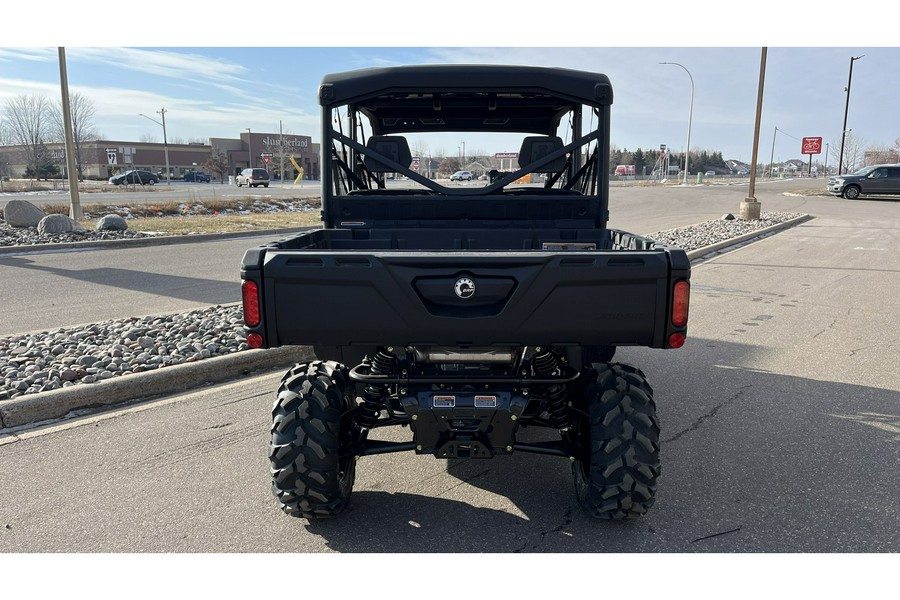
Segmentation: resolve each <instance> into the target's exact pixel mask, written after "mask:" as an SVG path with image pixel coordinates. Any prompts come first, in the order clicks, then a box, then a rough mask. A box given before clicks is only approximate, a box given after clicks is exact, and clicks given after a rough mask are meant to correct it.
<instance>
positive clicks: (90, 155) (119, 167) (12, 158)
mask: <svg viewBox="0 0 900 600" xmlns="http://www.w3.org/2000/svg"><path fill="white" fill-rule="evenodd" d="M209 142H210V143H209V144H171V143H170V144H161V143H151V142H129V141H122V140H94V141H88V142H83V143H82V145H81V160H82V171H83V173H84V176H85V178H86V179H99V180H105V179H108V178H109V177H111V176H112V175H114V174H116V173H119V172H121V171H123V170H127V169H144V170H147V171H151V172H153V173H159V174H160V177H161V178H165V170H166V169H165V166H166V150H167V149H168V154H169V172H170V173H171V178H172V179H180V178H181V177H183V176H184V174H185V173H186V172H187V171H192V170H201V171H202V170H207V169H206V168H205V167H204V164H205V163H206V161H207V160H209V159H210V157H211V156H212V154H213V152H214V151H216V152H222V153H223V154H224V155H225V156H226V158H227V161H228V172H227V174H230V175H234V174H237V173H239V172H240V171H241V169H245V168H247V167H248V166H251V164H250V163H251V160H250V153H251V152H252V153H253V158H254V160H253V161H252V162H253V164H252V166H254V167H264V168H267V169H268V170H269V172H270V173H272V174H273V176H274V177H279V176H280V175H281V174H280V172H279V169H280V167H281V164H282V161H283V164H284V171H285V173H284V175H285V178H291V179H293V178H295V177H296V176H297V171H296V169H295V168H294V166H293V163H292V162H291V160H290V159H291V157H292V156H293V158H294V161H296V162H297V164H298V165H300V166H301V167H303V170H304V179H318V174H319V144H314V143H313V142H312V138H311V137H309V136H303V135H283V136H282V135H280V134H277V133H255V132H253V133H251V132H245V133H241V134H240V136H239V137H238V138H233V139H232V138H210V140H209ZM45 145H46V147H47V149H48V150H49V151H50V156H51V157H52V160H53V161H54V162H55V164H57V165H58V166H59V172H60V174H61V175H60V176H61V177H66V176H67V174H66V150H65V144H63V143H62V142H53V143H46V144H45ZM268 154H271V155H272V156H271V157H266V156H263V155H268ZM265 158H269V161H268V163H266V161H265ZM26 163H27V159H26V152H25V149H24V147H23V146H0V164H2V167H3V168H2V171H3V173H4V174H5V175H6V176H7V177H11V178H13V179H21V178H23V177H24V176H25V169H26V167H27V164H26Z"/></svg>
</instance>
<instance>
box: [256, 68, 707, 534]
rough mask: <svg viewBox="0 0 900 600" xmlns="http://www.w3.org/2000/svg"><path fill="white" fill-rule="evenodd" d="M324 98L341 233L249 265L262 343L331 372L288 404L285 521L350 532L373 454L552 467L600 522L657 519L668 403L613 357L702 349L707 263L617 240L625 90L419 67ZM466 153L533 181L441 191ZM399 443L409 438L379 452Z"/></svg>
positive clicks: (272, 251) (345, 85) (510, 178)
mask: <svg viewBox="0 0 900 600" xmlns="http://www.w3.org/2000/svg"><path fill="white" fill-rule="evenodd" d="M318 97H319V103H320V105H321V107H322V114H321V122H322V143H321V161H320V164H321V167H322V173H321V182H322V220H323V226H322V227H321V228H316V229H313V230H309V231H304V232H301V233H298V234H295V235H293V236H292V237H286V238H284V239H281V240H278V241H274V242H272V243H268V244H264V245H261V246H258V247H254V248H251V249H249V250H248V251H247V252H246V253H245V255H244V258H243V262H242V268H241V277H242V281H243V283H242V298H243V310H244V324H245V327H246V329H247V340H248V343H249V345H250V346H251V347H253V348H271V347H276V346H282V345H309V346H312V348H313V352H314V355H315V360H311V361H305V362H301V363H298V364H297V365H296V366H295V367H294V368H292V369H291V370H290V371H289V372H288V373H286V374H285V376H284V377H283V379H282V382H281V385H280V387H279V388H278V391H277V393H276V399H275V404H274V408H273V412H272V430H271V443H270V446H269V458H270V461H271V471H272V489H273V492H274V494H275V496H276V498H277V499H278V502H279V505H280V507H281V509H282V510H284V511H285V512H286V513H288V514H290V515H294V516H299V517H303V518H307V519H316V518H326V517H333V516H336V515H338V514H339V513H341V511H343V510H344V509H345V507H346V506H347V504H348V502H349V500H350V495H351V491H352V488H353V483H354V478H355V473H356V466H357V464H358V462H357V460H358V459H359V458H361V457H364V456H370V455H375V454H382V453H391V452H399V451H409V452H415V453H417V454H429V455H433V456H435V457H437V458H443V459H450V458H470V459H487V458H491V457H498V456H504V455H510V454H512V453H516V452H531V453H537V454H544V455H552V456H558V457H561V458H563V459H568V460H569V461H571V465H572V472H573V479H574V487H575V496H576V499H577V501H578V503H579V504H580V505H581V506H582V507H583V508H584V509H585V510H586V511H587V513H588V514H590V515H591V516H593V517H596V518H601V519H629V518H633V517H636V516H638V515H642V514H644V513H646V511H647V510H648V509H649V508H650V507H651V506H652V504H653V502H654V499H655V494H656V489H657V478H658V476H659V470H660V465H659V422H658V419H657V416H656V405H655V403H654V400H653V390H652V388H651V387H650V384H649V383H648V382H647V380H646V378H645V376H644V374H643V373H642V372H641V371H640V370H639V369H637V368H635V367H633V366H630V365H626V364H620V363H615V362H613V357H614V354H615V349H616V347H617V346H646V347H650V348H659V349H673V348H679V347H681V346H682V345H683V344H684V343H685V335H686V333H687V320H688V303H689V294H690V291H689V290H690V283H689V280H690V262H689V261H688V258H687V255H686V254H685V252H684V251H683V250H681V249H678V248H674V247H668V246H666V245H663V244H660V243H657V242H655V241H654V240H651V239H648V238H644V237H641V236H639V235H635V234H632V233H628V232H625V231H620V230H616V229H611V228H609V227H608V225H607V223H608V217H609V215H608V205H609V173H610V168H609V131H610V114H611V108H610V107H611V104H612V101H613V92H612V87H611V85H610V82H609V79H608V78H607V77H606V76H605V75H602V74H598V73H591V72H585V71H576V70H569V69H559V68H542V67H524V66H523V67H515V66H495V65H478V66H472V65H417V66H404V67H390V68H375V69H364V70H359V71H352V72H347V73H341V74H334V75H327V76H325V77H324V79H323V80H322V83H321V85H320V87H319V96H318ZM489 134H490V135H489ZM461 136H462V137H461ZM492 136H493V137H497V136H499V138H498V140H499V141H497V142H488V141H487V140H488V139H490V138H491V137H492ZM466 137H468V139H470V140H472V142H473V143H471V144H470V148H471V147H473V146H474V142H475V141H476V140H477V143H478V145H484V146H485V147H487V145H488V143H494V144H496V145H500V146H499V147H501V148H508V147H509V146H508V144H509V143H510V141H509V140H517V141H516V142H515V143H516V144H517V145H518V167H513V170H511V171H510V170H507V171H504V172H499V171H498V172H497V173H498V174H497V176H496V177H491V178H490V181H488V180H481V181H476V182H472V184H471V185H467V186H458V185H452V186H446V185H441V184H439V183H438V182H437V181H436V180H435V179H437V177H435V179H432V178H430V177H426V176H424V175H423V174H422V172H425V173H428V174H431V173H432V172H433V169H432V165H433V164H434V163H430V164H428V165H427V166H426V165H423V164H422V163H423V162H425V161H426V160H427V161H431V160H432V157H430V156H428V152H427V149H428V147H429V146H428V144H434V147H435V148H439V147H440V145H441V144H442V143H448V142H447V141H446V140H450V141H451V142H450V143H454V142H453V141H458V140H460V139H465V138H466ZM501 144H502V145H501ZM412 148H415V149H416V160H413V154H412V150H411V149H412ZM473 160H474V159H473ZM485 160H487V159H485ZM420 171H421V172H420ZM443 177H446V174H444V175H443ZM385 427H395V428H397V427H406V428H408V429H407V430H406V431H408V432H409V438H408V440H406V441H386V440H384V439H383V438H384V437H385V436H383V435H382V436H376V435H374V434H373V432H375V431H376V430H377V429H379V428H385ZM528 428H532V429H533V430H536V431H537V430H542V431H544V432H545V435H544V436H543V437H546V438H549V439H543V438H542V439H539V440H534V439H532V438H533V437H534V436H528V435H522V434H523V432H524V430H526V429H528ZM546 432H549V434H546ZM379 437H380V438H382V439H376V438H379ZM404 437H405V436H404Z"/></svg>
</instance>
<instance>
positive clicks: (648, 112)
mask: <svg viewBox="0 0 900 600" xmlns="http://www.w3.org/2000/svg"><path fill="white" fill-rule="evenodd" d="M388 4H390V3H388ZM398 4H400V5H404V4H406V3H398ZM382 5H383V4H382ZM154 6H156V5H154ZM410 6H412V4H410ZM503 6H506V5H503ZM503 6H500V7H497V6H492V7H490V8H485V9H484V12H482V9H481V8H479V9H478V13H477V14H474V13H473V16H472V17H471V18H470V20H469V21H467V22H466V21H465V20H462V21H461V20H460V19H459V18H458V16H459V15H458V14H457V13H458V10H457V9H453V10H437V11H436V12H435V13H433V14H429V13H423V12H422V11H421V9H418V8H416V9H415V12H414V13H410V14H412V16H409V14H407V13H408V12H409V11H403V10H398V11H396V15H407V16H395V17H392V18H390V19H389V20H388V22H387V23H386V24H385V25H383V26H381V28H376V27H375V25H374V24H372V23H371V22H370V21H368V20H366V17H364V16H362V17H361V16H359V15H357V16H355V17H354V18H353V19H352V21H353V24H350V23H349V21H350V20H349V19H348V23H345V24H344V25H343V27H342V26H341V23H340V22H339V21H338V18H339V17H338V15H337V14H336V13H335V14H332V13H329V12H328V10H326V9H314V10H313V11H312V14H310V13H309V11H308V10H306V9H304V10H302V11H299V12H297V13H296V15H294V14H290V13H286V16H285V17H284V18H283V19H281V20H282V21H283V27H278V22H279V20H280V17H279V16H278V15H277V14H276V13H277V12H278V11H270V10H268V9H266V10H264V11H263V15H267V16H268V18H266V19H265V20H264V22H263V23H261V25H263V26H261V27H252V28H247V29H246V30H245V31H241V30H238V29H236V28H235V26H234V23H235V22H236V21H235V19H234V18H233V15H232V14H223V15H220V16H215V15H212V14H209V13H206V12H203V11H202V9H198V8H191V7H190V5H189V4H188V5H184V4H183V3H178V4H175V3H173V4H171V5H169V4H167V3H166V2H163V3H162V4H161V5H160V8H161V11H160V12H161V13H163V14H165V12H166V10H167V9H169V10H173V11H176V13H175V14H185V15H186V17H185V18H183V19H182V18H179V19H158V22H159V24H158V25H154V26H152V27H145V26H135V27H131V28H121V27H116V25H117V23H120V22H122V21H123V20H127V12H116V13H115V14H112V15H107V16H104V17H102V18H100V17H97V16H94V15H92V16H91V17H90V18H89V19H90V20H89V22H90V24H91V25H90V26H85V27H84V28H71V27H69V28H59V29H58V30H55V31H54V29H53V27H52V26H50V27H49V30H48V28H41V29H40V31H34V32H32V31H19V32H18V33H16V32H12V34H11V35H5V36H4V38H3V39H2V40H0V107H2V106H3V105H4V104H5V103H6V100H7V99H8V98H10V97H13V96H17V95H20V94H43V95H46V96H48V97H49V98H52V99H54V100H56V99H58V98H59V97H60V86H59V63H58V50H57V48H58V47H59V46H65V48H66V65H67V74H68V81H69V88H70V92H72V93H80V94H82V95H84V96H86V97H88V98H89V99H90V100H91V101H92V102H93V104H94V106H95V109H96V114H95V117H94V123H95V126H96V129H97V130H98V131H99V133H100V134H101V135H102V137H103V138H104V139H110V140H120V141H138V140H140V139H147V137H148V136H149V137H152V138H155V139H156V140H157V141H162V128H161V126H160V125H159V124H158V123H154V122H153V121H152V120H151V119H150V118H145V117H141V116H139V113H143V114H145V115H147V116H148V117H151V118H152V119H154V120H156V121H159V120H160V115H159V114H158V113H157V111H159V110H160V109H161V108H163V107H164V108H165V109H166V129H167V135H168V139H169V140H170V141H171V140H174V139H182V140H189V139H197V138H199V139H202V140H207V139H208V138H210V137H226V138H234V137H238V136H239V135H240V133H241V132H243V131H245V130H246V129H247V128H250V129H251V130H252V131H254V132H260V133H262V132H267V133H276V132H278V130H279V124H281V127H282V128H283V131H284V132H285V133H290V134H295V135H309V136H312V138H313V141H314V142H317V141H319V138H320V133H319V130H320V125H319V108H318V105H317V102H316V91H317V87H318V84H319V82H320V80H321V78H322V76H323V75H325V74H327V73H334V72H340V71H345V70H351V69H361V68H367V67H377V66H388V65H402V64H424V63H496V64H522V65H541V66H551V67H552V66H558V67H568V68H575V69H583V70H588V71H597V72H601V73H604V74H606V75H607V76H609V78H610V80H611V82H612V85H613V90H614V93H615V101H614V104H613V107H612V132H611V144H612V145H613V146H614V147H616V148H619V149H627V150H635V149H637V148H641V149H644V150H648V149H658V148H659V146H660V145H661V144H666V145H667V146H668V147H669V148H670V149H671V150H674V151H676V152H681V151H682V150H683V149H684V147H685V145H686V143H687V136H688V126H689V123H690V139H691V148H692V149H694V150H707V151H719V152H722V154H723V157H724V158H725V159H735V160H741V161H743V162H747V163H749V162H750V160H751V157H752V150H753V140H754V129H755V127H754V126H755V118H756V106H757V92H758V86H759V75H760V58H761V48H762V47H763V46H766V47H767V48H768V51H767V52H768V53H767V61H766V70H765V87H764V95H763V106H762V114H761V123H760V136H759V150H758V157H759V161H760V162H768V161H769V160H770V158H772V159H774V160H775V161H776V162H780V161H783V160H788V159H791V158H804V157H803V155H802V153H801V151H800V149H801V138H803V137H806V136H811V137H822V138H824V143H826V144H829V147H828V150H827V151H828V153H829V163H831V164H833V163H835V162H836V158H835V156H836V154H837V152H838V150H837V147H838V146H839V145H840V139H841V130H842V125H843V117H844V109H845V102H846V98H847V96H846V92H845V89H846V86H847V83H848V76H849V65H850V58H851V56H854V57H855V56H862V57H863V58H861V59H860V60H857V61H855V62H854V66H853V79H852V86H851V97H850V103H849V112H848V119H847V128H848V129H850V130H852V132H851V134H850V135H852V136H856V139H857V141H858V142H859V143H861V144H862V145H863V146H865V147H869V146H882V147H887V148H889V147H892V146H893V145H894V143H895V140H897V139H898V138H900V111H898V110H897V108H896V106H897V102H898V99H900V45H893V46H892V45H891V43H894V44H900V40H898V41H897V42H894V41H893V40H892V39H891V36H892V35H893V34H891V33H890V32H886V33H885V34H884V35H882V36H879V32H878V31H877V29H876V30H874V31H873V32H872V34H871V35H870V36H868V37H867V38H866V40H865V42H866V43H867V44H870V45H869V46H868V47H866V46H860V47H856V46H841V47H833V46H827V45H822V43H821V42H822V41H826V40H828V41H830V39H831V38H830V37H829V38H826V37H825V36H824V35H823V33H822V32H824V31H827V30H828V28H829V27H833V25H834V21H833V18H831V19H830V20H829V19H823V20H821V21H817V20H815V19H814V18H812V17H811V16H810V14H811V13H812V12H814V11H808V12H809V13H810V14H805V13H804V12H802V11H800V12H797V13H790V12H786V10H785V9H784V8H783V7H778V6H777V5H773V8H772V9H771V10H775V11H778V12H776V13H772V14H777V15H778V18H772V17H771V16H769V15H770V13H768V12H767V9H766V6H765V3H763V4H762V5H760V8H759V12H760V13H762V16H760V15H759V14H757V18H756V19H755V20H754V19H753V18H748V17H747V16H741V17H736V16H732V15H724V16H723V17H722V18H721V19H718V18H716V19H711V20H710V19H704V18H703V17H702V16H701V15H703V14H704V13H706V12H707V10H706V8H705V7H706V6H708V7H709V10H710V11H713V10H714V11H716V12H717V13H721V12H722V6H723V4H722V3H709V4H708V5H707V4H705V3H699V4H696V3H695V4H692V5H691V6H692V8H691V9H690V12H689V13H688V14H686V15H684V16H683V18H681V19H678V18H674V17H673V16H672V15H669V16H667V17H666V19H665V20H664V22H663V23H660V22H655V21H654V20H652V19H642V18H631V19H626V20H622V19H621V18H615V19H613V18H611V15H610V16H606V17H604V16H603V15H602V14H601V12H602V10H601V9H600V8H598V7H597V5H596V4H593V5H591V4H586V5H585V6H587V7H588V8H585V7H583V6H582V5H580V4H579V3H578V2H573V3H572V6H573V7H574V8H573V10H575V11H577V12H576V14H577V15H581V16H582V17H583V18H582V19H577V18H576V19H575V20H574V21H573V22H567V21H565V19H563V18H562V16H560V17H559V24H557V25H554V26H552V27H550V28H549V29H546V30H545V31H542V28H546V26H545V25H543V24H542V20H543V17H541V16H539V15H528V14H525V15H524V16H523V15H517V16H516V18H515V19H513V20H511V17H510V14H511V11H509V10H507V9H504V8H503ZM649 6H650V7H651V9H652V6H653V4H652V3H650V4H649ZM661 6H664V7H665V10H666V11H671V10H672V6H673V5H671V4H664V5H661ZM12 10H13V11H15V10H17V9H15V8H13V9H12ZM192 11H197V12H196V14H197V16H196V18H195V20H192V18H191V15H192V14H194V13H193V12H192ZM141 12H143V10H142V11H141ZM282 12H284V11H283V9H282ZM383 12H387V11H383ZM24 13H27V11H24V9H23V15H24ZM454 15H456V16H454ZM15 18H16V17H15V15H13V19H12V20H13V21H14V20H15ZM84 18H85V17H84V15H83V14H82V13H79V12H77V11H75V12H73V13H72V16H71V19H73V20H75V21H77V20H78V19H84ZM23 19H25V17H24V16H23ZM382 19H386V17H382ZM64 20H65V19H63V21H64ZM376 20H377V19H376ZM591 20H593V21H595V22H593V23H591V22H589V21H591ZM142 21H144V19H142ZM7 22H11V21H10V20H7ZM192 23H193V24H192ZM566 23H568V24H566ZM186 24H187V25H186ZM826 26H827V27H826ZM755 28H758V30H759V31H761V32H763V33H762V34H759V35H756V36H751V37H747V36H745V35H742V33H743V32H746V31H747V30H752V29H755ZM73 31H75V32H76V33H73ZM685 33H691V35H685ZM17 36H18V37H17ZM535 40H540V43H536V42H535ZM687 40H689V42H688V43H687V45H686V44H685V42H686V41H687ZM347 41H353V42H354V44H352V45H349V44H347V43H346V42H347ZM573 41H575V42H578V43H579V45H577V46H573V45H572V43H573ZM860 41H863V40H862V38H860ZM661 62H673V63H679V64H680V65H682V66H683V67H684V68H682V67H679V66H676V65H662V64H660V63H661ZM691 80H693V103H692V81H691ZM0 110H2V108H0ZM776 128H777V129H776ZM462 142H466V144H467V151H468V154H469V155H471V154H472V153H473V152H474V151H476V150H481V151H484V152H487V153H493V152H506V151H516V150H518V148H505V147H490V146H485V144H490V142H488V141H486V140H479V139H468V138H466V139H460V140H457V139H455V138H454V139H448V140H436V141H435V142H434V143H433V146H434V147H431V148H429V150H430V151H431V152H432V154H439V153H441V152H443V153H445V154H448V155H455V154H457V153H458V150H459V146H460V144H461V143H462ZM824 151H825V149H824V148H823V155H821V156H819V157H817V158H818V159H819V160H823V159H824Z"/></svg>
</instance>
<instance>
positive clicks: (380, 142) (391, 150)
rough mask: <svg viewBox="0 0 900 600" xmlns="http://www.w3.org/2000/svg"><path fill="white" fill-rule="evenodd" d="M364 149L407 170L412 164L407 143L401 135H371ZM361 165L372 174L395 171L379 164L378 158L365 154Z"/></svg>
mask: <svg viewBox="0 0 900 600" xmlns="http://www.w3.org/2000/svg"><path fill="white" fill-rule="evenodd" d="M366 148H368V149H369V150H374V151H375V152H377V153H378V154H381V155H382V156H384V157H386V158H389V159H391V160H393V161H394V162H396V163H400V165H401V166H403V167H407V168H408V167H409V165H410V164H412V154H411V153H410V151H409V142H408V141H406V138H405V137H403V136H402V135H373V136H371V137H370V138H369V140H368V141H367V142H366ZM363 164H364V165H365V166H366V168H367V169H368V170H369V171H371V172H372V173H393V172H395V171H396V170H397V169H395V168H394V167H389V166H388V165H386V164H384V163H382V162H379V160H378V157H377V156H376V155H374V154H366V155H365V156H364V157H363Z"/></svg>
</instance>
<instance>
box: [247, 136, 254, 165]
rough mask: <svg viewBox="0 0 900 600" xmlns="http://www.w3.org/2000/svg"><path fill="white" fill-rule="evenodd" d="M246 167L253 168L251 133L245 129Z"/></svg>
mask: <svg viewBox="0 0 900 600" xmlns="http://www.w3.org/2000/svg"><path fill="white" fill-rule="evenodd" d="M247 166H248V167H250V168H251V169H252V168H253V133H251V132H250V128H249V127H248V128H247Z"/></svg>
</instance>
